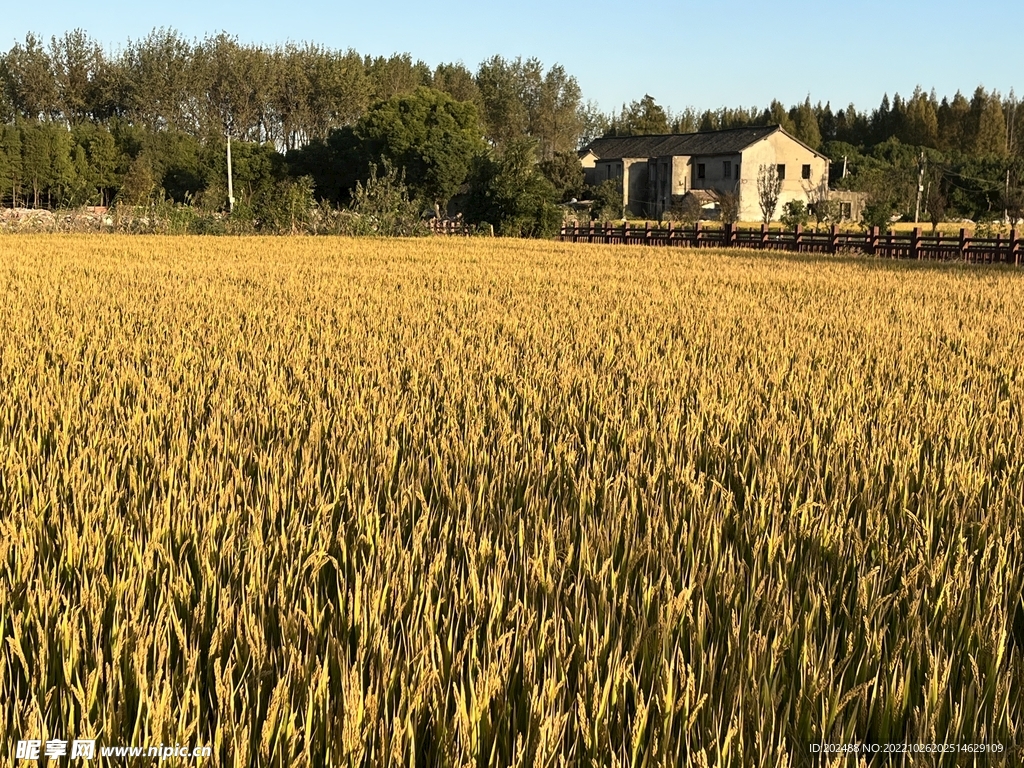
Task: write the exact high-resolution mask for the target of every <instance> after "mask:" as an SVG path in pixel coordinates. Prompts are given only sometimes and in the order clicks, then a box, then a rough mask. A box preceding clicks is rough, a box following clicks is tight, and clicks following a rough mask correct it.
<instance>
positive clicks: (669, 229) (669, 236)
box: [668, 221, 672, 245]
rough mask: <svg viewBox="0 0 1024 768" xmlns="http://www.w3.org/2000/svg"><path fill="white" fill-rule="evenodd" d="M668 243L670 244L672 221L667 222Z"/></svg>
mask: <svg viewBox="0 0 1024 768" xmlns="http://www.w3.org/2000/svg"><path fill="white" fill-rule="evenodd" d="M668 244H669V245H672V222H671V221H670V222H669V223H668Z"/></svg>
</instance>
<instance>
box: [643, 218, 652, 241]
mask: <svg viewBox="0 0 1024 768" xmlns="http://www.w3.org/2000/svg"><path fill="white" fill-rule="evenodd" d="M650 244H651V222H649V221H647V220H644V245H650Z"/></svg>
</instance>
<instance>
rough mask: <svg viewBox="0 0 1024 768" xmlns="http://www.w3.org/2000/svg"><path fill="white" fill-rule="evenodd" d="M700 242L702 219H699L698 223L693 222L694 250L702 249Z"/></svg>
mask: <svg viewBox="0 0 1024 768" xmlns="http://www.w3.org/2000/svg"><path fill="white" fill-rule="evenodd" d="M700 241H701V226H700V219H697V221H695V222H693V247H694V248H700Z"/></svg>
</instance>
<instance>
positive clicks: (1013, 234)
mask: <svg viewBox="0 0 1024 768" xmlns="http://www.w3.org/2000/svg"><path fill="white" fill-rule="evenodd" d="M1010 258H1011V259H1013V265H1014V266H1015V267H1019V266H1020V241H1019V240H1018V239H1017V230H1016V229H1011V230H1010Z"/></svg>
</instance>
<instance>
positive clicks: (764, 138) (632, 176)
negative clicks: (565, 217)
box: [580, 125, 829, 221]
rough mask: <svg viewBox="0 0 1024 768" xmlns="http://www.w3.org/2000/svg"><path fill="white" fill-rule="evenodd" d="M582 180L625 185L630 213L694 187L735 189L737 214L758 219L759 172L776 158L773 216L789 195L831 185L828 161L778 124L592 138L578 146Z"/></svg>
mask: <svg viewBox="0 0 1024 768" xmlns="http://www.w3.org/2000/svg"><path fill="white" fill-rule="evenodd" d="M580 163H581V164H582V165H583V172H584V177H585V179H586V182H587V183H588V184H591V185H597V184H600V183H602V182H604V181H607V180H608V179H614V180H617V181H618V182H620V184H621V186H622V207H623V210H624V212H626V213H627V214H629V215H632V216H642V217H646V218H660V217H661V216H662V215H663V214H665V213H666V212H667V211H669V210H670V209H671V208H672V206H673V204H674V203H676V202H678V201H680V200H682V198H683V197H684V196H685V195H686V194H687V193H688V192H690V191H691V190H707V191H709V192H712V193H714V194H715V195H716V196H717V197H721V196H723V195H735V196H736V198H737V210H738V211H739V218H740V220H741V221H758V220H760V219H761V218H762V215H761V207H760V202H759V195H758V192H757V175H758V171H759V169H760V168H761V166H765V165H773V166H775V167H776V169H777V170H778V173H779V176H780V177H781V178H782V189H781V193H780V195H779V204H778V206H777V207H776V209H775V218H778V217H779V216H780V215H781V214H782V210H783V206H784V205H785V204H786V203H787V202H789V201H791V200H803V201H804V202H805V203H807V204H810V203H811V201H812V199H813V197H814V192H815V190H817V189H821V188H822V186H823V185H824V187H825V188H827V185H828V167H829V161H828V158H827V157H825V156H824V155H823V154H821V153H820V152H816V151H815V150H813V149H811V148H810V147H808V146H807V145H806V144H804V143H803V142H800V141H798V140H797V139H795V138H793V137H792V136H790V135H789V134H788V133H786V132H785V131H784V130H782V128H780V127H779V126H777V125H770V126H763V127H756V128H734V129H730V130H725V131H707V132H704V133H682V134H670V135H662V136H619V137H609V138H603V139H595V140H594V141H592V142H591V143H590V144H588V145H587V146H586V147H585V148H584V149H583V150H581V151H580Z"/></svg>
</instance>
